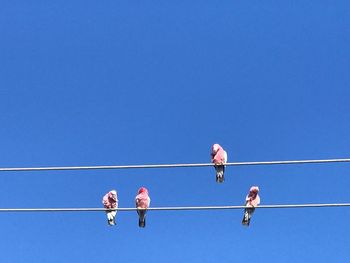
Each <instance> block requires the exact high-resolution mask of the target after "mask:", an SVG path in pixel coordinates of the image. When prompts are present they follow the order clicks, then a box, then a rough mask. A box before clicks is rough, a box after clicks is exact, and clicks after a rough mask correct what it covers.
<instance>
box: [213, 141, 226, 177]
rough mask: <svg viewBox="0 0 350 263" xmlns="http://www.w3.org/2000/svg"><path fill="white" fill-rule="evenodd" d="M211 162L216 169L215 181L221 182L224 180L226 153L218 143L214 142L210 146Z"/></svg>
mask: <svg viewBox="0 0 350 263" xmlns="http://www.w3.org/2000/svg"><path fill="white" fill-rule="evenodd" d="M211 162H212V163H213V164H214V168H215V171H216V182H217V183H222V182H223V181H224V173H225V165H224V164H225V163H226V162H227V153H226V151H225V150H224V149H223V148H222V147H221V146H220V144H217V143H215V144H214V145H213V146H212V147H211Z"/></svg>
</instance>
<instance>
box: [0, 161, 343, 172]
mask: <svg viewBox="0 0 350 263" xmlns="http://www.w3.org/2000/svg"><path fill="white" fill-rule="evenodd" d="M347 162H350V159H324V160H294V161H262V162H233V163H226V164H225V165H226V166H249V165H284V164H317V163H347ZM206 166H214V164H212V163H184V164H140V165H97V166H51V167H13V168H0V172H24V171H59V170H102V169H105V170H106V169H147V168H184V167H206Z"/></svg>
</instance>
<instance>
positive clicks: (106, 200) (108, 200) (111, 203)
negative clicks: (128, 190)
mask: <svg viewBox="0 0 350 263" xmlns="http://www.w3.org/2000/svg"><path fill="white" fill-rule="evenodd" d="M102 204H103V206H104V208H106V209H112V208H118V196H117V191H116V190H112V191H109V192H108V193H107V194H105V195H104V197H103V199H102ZM106 214H107V220H108V225H110V226H114V225H115V216H116V215H117V211H116V210H106Z"/></svg>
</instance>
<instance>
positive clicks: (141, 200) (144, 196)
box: [135, 187, 151, 227]
mask: <svg viewBox="0 0 350 263" xmlns="http://www.w3.org/2000/svg"><path fill="white" fill-rule="evenodd" d="M150 203H151V199H150V198H149V196H148V190H147V189H146V188H145V187H141V188H140V189H139V190H138V192H137V195H136V198H135V204H136V208H137V213H138V215H139V227H145V226H146V212H147V211H146V209H147V208H149V205H150Z"/></svg>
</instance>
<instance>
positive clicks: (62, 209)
mask: <svg viewBox="0 0 350 263" xmlns="http://www.w3.org/2000/svg"><path fill="white" fill-rule="evenodd" d="M321 207H350V203H333V204H292V205H260V206H258V207H256V209H288V208H321ZM244 208H246V206H243V205H237V206H175V207H150V208H148V209H147V210H148V211H181V210H182V211H189V210H193V211H195V210H234V209H244ZM136 210H137V209H136V208H130V207H128V208H115V209H106V208H0V212H3V213H6V212H102V211H103V212H107V211H127V212H129V211H136Z"/></svg>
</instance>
